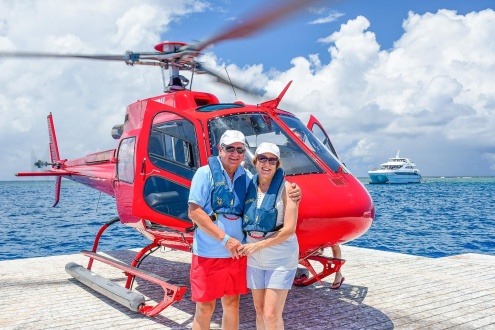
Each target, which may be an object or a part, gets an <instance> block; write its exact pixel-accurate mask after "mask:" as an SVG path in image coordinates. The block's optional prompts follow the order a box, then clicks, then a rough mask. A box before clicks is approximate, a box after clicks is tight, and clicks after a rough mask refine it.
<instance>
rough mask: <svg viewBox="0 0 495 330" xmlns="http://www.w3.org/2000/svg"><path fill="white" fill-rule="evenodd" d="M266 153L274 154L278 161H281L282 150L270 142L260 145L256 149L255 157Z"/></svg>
mask: <svg viewBox="0 0 495 330" xmlns="http://www.w3.org/2000/svg"><path fill="white" fill-rule="evenodd" d="M266 152H268V153H271V154H274V155H275V156H277V158H278V159H280V149H279V148H278V146H277V145H276V144H274V143H269V142H263V143H260V145H259V146H258V148H256V152H255V155H259V154H264V153H266Z"/></svg>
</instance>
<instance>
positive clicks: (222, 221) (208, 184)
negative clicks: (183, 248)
mask: <svg viewBox="0 0 495 330" xmlns="http://www.w3.org/2000/svg"><path fill="white" fill-rule="evenodd" d="M219 160H220V159H219ZM220 166H221V168H222V173H223V175H224V176H225V181H226V182H227V184H228V187H229V189H230V191H233V190H234V183H233V182H231V181H230V177H229V175H228V174H227V172H226V171H225V169H224V168H223V165H222V162H220ZM244 173H246V176H245V178H246V189H247V187H248V186H249V182H250V181H251V177H252V174H251V173H250V172H246V171H245V170H244V168H243V167H242V166H239V167H238V168H237V170H236V171H235V173H234V182H235V180H237V179H239V177H240V176H241V175H243V174H244ZM213 187H214V181H213V175H212V173H211V170H210V166H208V165H205V166H202V167H200V168H199V169H198V170H197V171H196V173H195V174H194V177H193V179H192V181H191V190H190V191H189V201H188V202H189V203H194V204H197V205H199V206H201V208H202V209H203V211H205V212H206V214H208V215H212V214H213V209H212V207H211V192H212V191H213ZM236 198H237V197H236ZM214 223H215V224H216V225H217V226H218V227H219V228H220V229H222V230H223V231H224V232H225V233H227V234H228V235H229V236H231V237H234V238H235V239H237V240H239V241H240V242H244V241H245V235H244V232H243V231H242V217H239V218H238V219H236V220H229V219H227V218H225V216H224V215H223V214H219V215H218V220H216V221H214ZM192 253H193V254H196V255H198V256H201V257H207V258H230V257H231V255H230V252H229V250H227V249H226V248H225V246H223V245H222V243H221V242H220V241H219V240H217V239H215V238H213V237H211V236H210V235H208V234H207V233H205V232H204V231H203V230H201V229H200V228H199V227H198V228H196V230H195V231H194V241H193V251H192Z"/></svg>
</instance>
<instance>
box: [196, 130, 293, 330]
mask: <svg viewBox="0 0 495 330" xmlns="http://www.w3.org/2000/svg"><path fill="white" fill-rule="evenodd" d="M245 151H246V140H245V137H244V134H242V133H241V132H239V131H235V130H227V131H226V132H225V133H224V134H223V135H222V137H221V138H220V144H219V156H218V157H210V158H209V159H208V165H206V166H202V167H200V168H199V169H198V171H197V172H196V173H195V175H194V177H193V179H192V182H191V190H190V193H189V212H188V215H189V219H191V220H192V221H193V222H194V223H195V224H196V226H197V228H196V230H195V232H194V243H193V256H192V261H191V274H190V277H191V292H192V300H193V301H194V302H196V313H195V315H194V320H193V329H195V330H197V329H210V320H211V317H212V315H213V312H214V311H215V305H216V300H217V299H218V298H220V299H221V301H222V307H223V317H222V328H223V329H238V328H239V299H240V294H246V293H247V292H248V290H247V284H246V262H247V259H246V257H240V256H239V254H238V252H237V248H238V247H239V246H240V245H241V243H242V242H243V241H244V233H243V231H242V213H243V209H244V204H245V198H246V190H247V187H248V186H249V182H250V180H251V174H250V173H246V172H245V170H244V168H243V167H242V166H239V165H240V164H241V163H242V161H243V160H244V154H245ZM293 186H294V185H293ZM300 193H301V191H300V189H299V188H298V187H297V189H292V190H291V198H294V200H299V199H300Z"/></svg>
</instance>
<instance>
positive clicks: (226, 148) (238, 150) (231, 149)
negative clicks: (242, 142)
mask: <svg viewBox="0 0 495 330" xmlns="http://www.w3.org/2000/svg"><path fill="white" fill-rule="evenodd" d="M222 148H223V149H224V150H225V151H227V152H228V153H231V152H234V150H237V153H238V154H239V155H242V154H243V153H244V152H246V149H245V148H243V147H237V148H236V147H234V146H226V145H225V144H223V145H222Z"/></svg>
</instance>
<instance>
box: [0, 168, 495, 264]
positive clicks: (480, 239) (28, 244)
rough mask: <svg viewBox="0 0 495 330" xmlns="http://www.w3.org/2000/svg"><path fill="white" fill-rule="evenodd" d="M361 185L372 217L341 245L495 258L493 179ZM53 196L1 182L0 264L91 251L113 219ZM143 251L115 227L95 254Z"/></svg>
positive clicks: (87, 200) (93, 206) (78, 201)
mask: <svg viewBox="0 0 495 330" xmlns="http://www.w3.org/2000/svg"><path fill="white" fill-rule="evenodd" d="M360 180H361V181H362V182H363V183H364V185H365V187H366V189H368V191H369V192H370V194H371V196H372V198H373V201H374V203H375V207H376V217H375V221H374V222H373V224H372V226H371V228H370V229H369V230H368V231H367V232H366V233H365V234H364V235H363V236H361V237H359V238H358V239H356V240H354V241H352V242H348V243H346V245H351V246H358V247H365V248H370V249H377V250H385V251H392V252H399V253H405V254H411V255H418V256H426V257H432V258H438V257H445V256H451V255H457V254H463V253H481V254H490V255H495V177H459V178H451V177H446V178H443V177H442V178H440V177H431V178H428V177H427V178H424V181H423V182H422V183H419V184H401V185H387V184H386V185H377V184H369V180H368V179H367V178H362V179H360ZM53 188H54V182H53V181H4V182H0V205H2V209H1V212H0V223H1V226H0V237H1V238H2V239H1V243H0V260H9V259H19V258H32V257H42V256H51V255H60V254H68V253H77V252H79V251H80V250H91V248H92V246H93V241H94V237H95V235H96V233H97V232H98V230H99V229H100V227H101V226H102V225H103V224H104V223H106V222H107V221H109V220H111V219H113V218H114V217H115V216H116V207H115V200H114V199H113V198H112V197H110V196H107V195H105V194H101V193H100V192H98V191H95V190H93V189H90V188H88V187H86V186H83V185H80V184H77V183H74V182H72V181H69V180H62V191H61V200H60V202H59V204H58V205H57V206H56V207H55V208H52V207H51V205H52V204H53V200H54V193H53ZM303 198H304V192H303ZM147 244H149V241H148V240H147V239H146V238H144V237H143V236H142V235H141V234H139V233H138V232H137V231H136V230H134V229H132V228H129V227H126V226H122V225H120V224H115V225H113V226H111V227H110V228H109V229H107V230H106V231H105V233H104V234H103V236H102V238H101V240H100V245H99V248H98V250H99V251H109V250H120V249H129V248H140V247H144V246H145V245H147ZM343 257H344V258H345V256H343Z"/></svg>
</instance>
